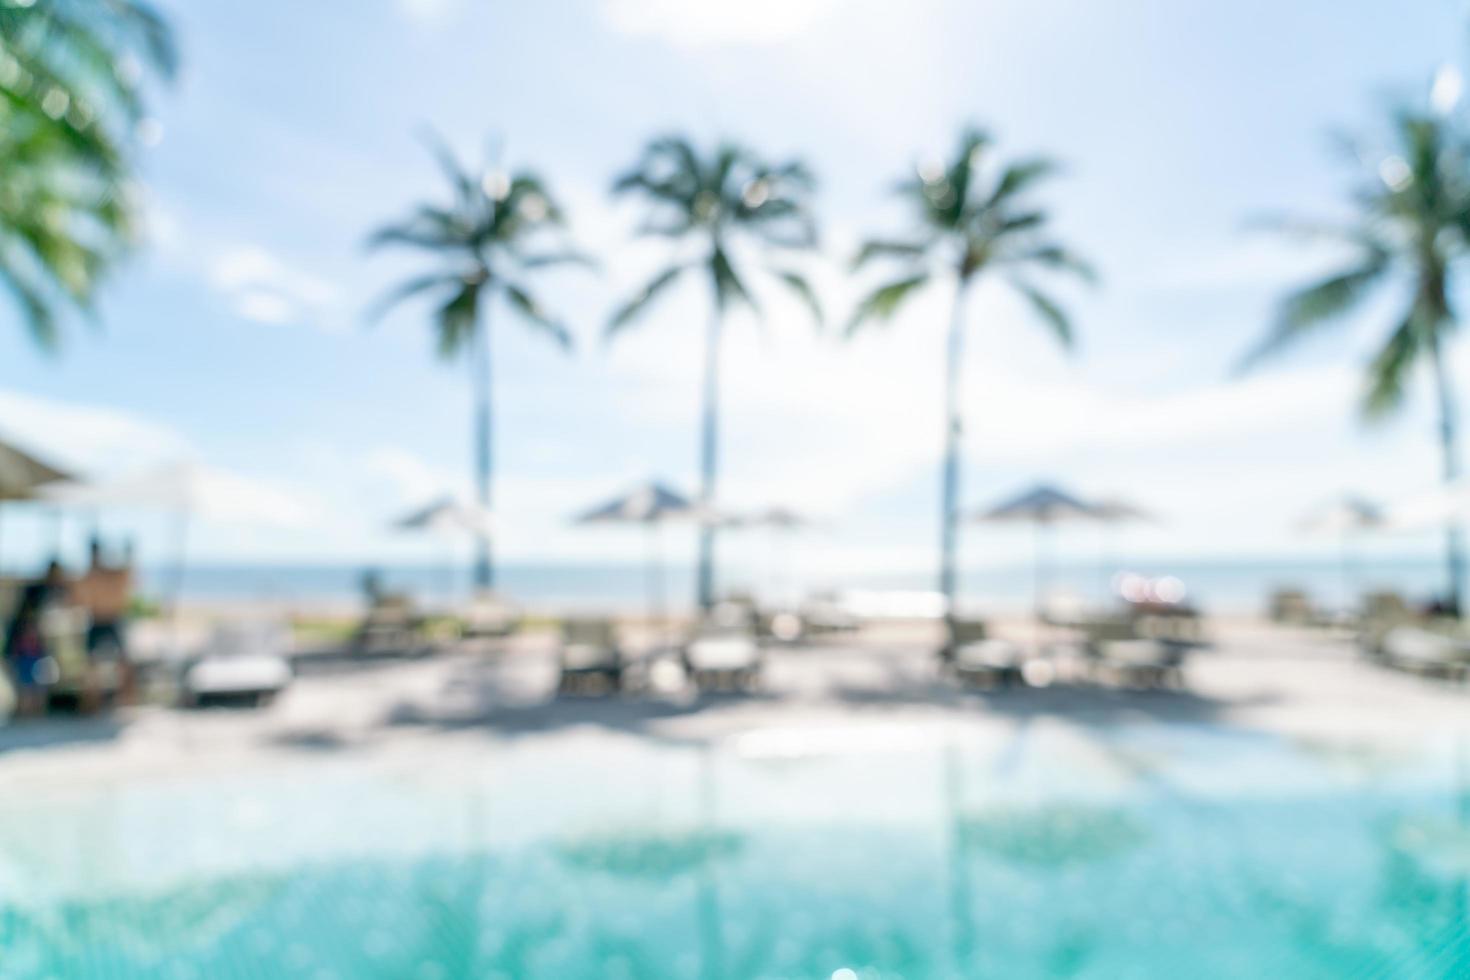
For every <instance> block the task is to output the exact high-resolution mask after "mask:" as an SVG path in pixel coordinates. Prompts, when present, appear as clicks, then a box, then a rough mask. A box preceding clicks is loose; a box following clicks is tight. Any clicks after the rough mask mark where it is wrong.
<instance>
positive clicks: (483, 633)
mask: <svg viewBox="0 0 1470 980" xmlns="http://www.w3.org/2000/svg"><path fill="white" fill-rule="evenodd" d="M461 621H462V625H461V627H460V635H461V636H463V637H465V638H467V639H469V638H475V637H502V636H509V635H510V634H512V633H514V632H515V631H516V630H517V629H519V628H520V624H521V614H520V611H519V610H518V609H516V607H515V606H514V605H512V604H511V603H510V602H508V601H507V600H506V599H504V598H503V597H502V596H500V595H498V594H496V593H494V592H478V593H476V594H475V595H474V596H473V597H472V598H471V599H470V601H469V602H468V603H467V604H466V605H465V607H464V612H463V615H462V616H461Z"/></svg>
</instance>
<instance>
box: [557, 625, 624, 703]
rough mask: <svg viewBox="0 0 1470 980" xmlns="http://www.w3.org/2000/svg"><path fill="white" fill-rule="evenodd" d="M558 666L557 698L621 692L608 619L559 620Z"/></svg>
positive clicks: (619, 655)
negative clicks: (560, 622)
mask: <svg viewBox="0 0 1470 980" xmlns="http://www.w3.org/2000/svg"><path fill="white" fill-rule="evenodd" d="M558 662H559V664H560V672H559V675H558V678H557V683H556V692H557V694H559V695H601V694H611V693H613V692H615V691H618V690H621V689H622V686H623V670H624V664H623V655H622V651H621V650H620V649H619V647H618V642H617V633H616V630H615V629H614V628H613V624H612V621H611V620H609V619H601V618H579V619H565V620H563V621H562V624H561V647H560V650H559V651H558Z"/></svg>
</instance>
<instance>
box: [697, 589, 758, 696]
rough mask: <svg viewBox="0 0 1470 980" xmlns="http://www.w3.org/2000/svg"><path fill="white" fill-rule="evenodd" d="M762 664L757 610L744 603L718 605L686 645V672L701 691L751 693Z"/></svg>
mask: <svg viewBox="0 0 1470 980" xmlns="http://www.w3.org/2000/svg"><path fill="white" fill-rule="evenodd" d="M763 662H764V654H763V652H762V650H761V645H760V639H759V637H758V636H757V632H756V616H755V613H754V610H752V609H751V608H750V607H748V606H745V605H743V604H741V603H720V604H719V605H717V606H715V607H714V609H712V610H710V613H709V615H708V616H707V617H706V618H705V619H704V620H703V621H702V622H701V623H700V624H699V625H698V626H697V627H696V628H695V631H694V635H693V636H692V637H691V638H690V639H689V642H687V643H686V644H685V645H684V669H685V670H686V671H687V672H688V673H689V676H690V677H692V678H693V679H694V684H695V686H696V687H697V688H699V689H700V690H701V691H710V690H746V691H748V690H751V689H752V688H754V687H755V686H756V684H757V683H758V682H759V679H760V672H761V667H762V665H763Z"/></svg>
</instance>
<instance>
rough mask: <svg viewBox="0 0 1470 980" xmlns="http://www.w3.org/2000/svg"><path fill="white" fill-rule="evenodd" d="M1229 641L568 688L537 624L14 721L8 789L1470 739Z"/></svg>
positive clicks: (1404, 687)
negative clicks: (553, 762)
mask: <svg viewBox="0 0 1470 980" xmlns="http://www.w3.org/2000/svg"><path fill="white" fill-rule="evenodd" d="M1213 636H1214V640H1215V642H1214V645H1213V648H1211V649H1208V650H1204V651H1201V652H1199V653H1197V654H1195V655H1194V656H1192V657H1191V658H1190V660H1189V662H1188V664H1187V666H1186V673H1185V680H1186V683H1185V686H1184V688H1183V689H1182V690H1147V691H1128V690H1120V689H1115V688H1108V687H1099V686H1096V685H1092V684H1088V683H1085V682H1082V681H1076V682H1063V683H1058V684H1056V685H1053V686H1050V687H1047V688H1043V689H1026V688H1022V689H1011V690H1003V691H997V692H994V693H973V692H968V691H964V690H961V689H960V688H959V687H958V686H956V685H955V684H954V683H953V682H952V681H950V680H948V679H946V678H944V677H942V676H941V675H940V673H939V672H938V670H937V669H936V663H935V659H934V656H933V654H932V652H931V651H932V649H933V646H932V639H933V631H932V629H929V630H925V629H923V628H916V627H907V628H898V627H888V628H875V629H871V630H868V631H865V633H864V634H863V635H861V636H859V637H853V638H834V639H829V640H824V641H821V642H820V643H814V644H812V645H808V646H803V647H794V648H778V649H775V650H773V651H772V652H771V654H770V657H769V660H768V662H767V666H766V672H765V678H764V684H763V685H762V689H761V690H760V691H759V692H758V693H755V694H752V695H718V696H714V695H712V696H705V697H695V696H692V695H689V694H669V695H663V696H653V695H647V696H632V695H625V696H618V697H609V698H591V699H589V698H575V699H574V698H560V699H559V698H556V697H555V696H554V695H553V693H552V692H553V690H554V684H555V677H556V665H555V657H554V650H553V644H552V642H551V638H550V636H549V635H546V634H542V635H530V636H525V637H517V638H515V639H513V640H510V641H505V642H501V643H487V644H485V645H483V646H479V647H474V648H465V649H461V650H456V651H453V652H447V653H442V654H439V655H436V656H433V657H429V658H425V659H421V660H414V661H378V662H374V663H368V664H353V665H342V664H340V663H336V664H333V663H329V662H324V663H321V664H318V665H311V666H308V667H306V668H304V669H303V671H302V673H301V676H299V677H298V678H297V680H296V682H295V683H294V685H293V686H292V688H291V689H290V690H289V691H288V692H287V693H286V694H284V695H283V696H282V697H281V698H280V699H279V700H278V701H277V702H276V703H275V704H273V705H271V706H270V707H268V708H265V709H261V710H241V709H229V710H226V709H213V710H203V711H179V710H172V709H167V708H161V707H142V708H134V709H128V710H124V711H120V712H117V713H116V714H114V715H113V716H110V717H104V718H94V719H67V718H53V719H47V720H42V721H31V722H22V723H18V724H14V725H11V726H9V727H8V728H0V794H3V793H8V792H20V791H23V790H24V789H25V787H26V786H27V785H36V784H40V785H48V786H55V785H58V784H65V783H68V782H71V783H75V784H81V783H85V782H87V781H89V780H93V779H98V778H101V779H107V780H115V779H126V778H132V777H135V776H136V777H157V778H163V779H171V778H175V777H181V778H186V777H188V776H189V775H190V774H191V773H201V772H210V773H215V774H217V773H219V772H220V771H221V770H222V769H224V768H225V767H243V768H246V769H256V768H257V767H264V768H269V767H272V766H280V765H297V764H300V765H307V766H310V765H316V764H319V763H320V762H321V761H322V760H325V759H341V758H344V757H347V758H351V759H354V760H357V761H359V762H364V763H367V764H372V763H373V762H375V761H377V760H383V761H389V762H392V763H393V764H395V765H402V764H412V762H413V760H415V759H428V758H433V759H437V760H445V759H451V760H452V759H455V758H460V757H464V758H483V757H484V756H485V753H486V752H487V751H490V752H494V753H506V752H508V753H517V752H524V751H527V750H529V751H530V752H531V754H537V753H538V750H547V751H549V752H553V753H554V754H556V755H559V756H561V755H564V754H565V753H567V752H575V751H576V750H577V749H578V748H579V747H581V746H588V745H590V744H593V743H596V744H599V745H607V744H610V743H611V742H613V741H621V742H625V743H629V744H634V745H636V744H638V743H642V744H645V745H670V744H672V745H694V746H698V745H715V744H722V743H727V742H729V741H731V740H735V739H744V740H747V742H749V741H750V740H752V739H754V740H755V741H756V742H757V743H760V744H763V745H766V746H767V747H774V748H773V750H775V751H783V750H784V749H783V748H782V747H793V746H794V747H795V748H796V750H801V749H802V748H803V747H806V748H809V749H811V750H812V751H818V752H820V751H827V750H831V751H847V752H851V751H862V748H863V746H864V745H873V746H878V745H886V744H890V743H892V742H894V741H895V740H897V741H902V740H903V739H906V738H913V737H919V736H920V735H922V734H923V733H926V732H927V733H934V732H956V731H963V732H967V733H972V734H974V735H976V736H978V737H985V736H986V735H988V734H994V735H997V736H1004V735H1005V734H1006V733H1009V732H1012V731H1014V730H1015V728H1016V727H1017V726H1021V725H1036V724H1045V725H1048V726H1060V727H1064V728H1069V729H1075V730H1077V731H1078V732H1080V733H1082V734H1084V735H1085V734H1086V733H1087V732H1088V731H1092V730H1096V729H1097V728H1100V727H1115V726H1144V725H1158V724H1175V725H1195V726H1206V727H1213V728H1216V729H1220V730H1236V731H1242V732H1253V733H1259V734H1265V735H1273V734H1274V735H1280V736H1284V737H1289V738H1323V739H1337V740H1348V741H1357V742H1363V741H1371V742H1396V741H1420V740H1423V739H1430V738H1445V737H1455V738H1458V737H1460V736H1463V735H1465V734H1470V687H1463V686H1457V685H1450V684H1446V683H1443V682H1436V681H1431V680H1423V679H1419V678H1415V677H1411V676H1407V675H1403V674H1398V673H1394V672H1391V671H1388V670H1385V669H1384V668H1382V667H1379V666H1377V665H1375V664H1372V663H1369V662H1367V661H1365V660H1364V659H1363V658H1362V657H1360V656H1359V655H1358V654H1357V653H1356V651H1355V650H1354V649H1353V647H1352V646H1351V645H1350V644H1349V643H1347V642H1346V641H1343V640H1340V639H1333V638H1330V637H1328V636H1325V635H1323V634H1313V633H1308V632H1303V631H1292V630H1285V629H1280V628H1275V627H1270V626H1266V625H1263V624H1259V623H1252V622H1248V621H1230V622H1220V623H1216V624H1214V625H1213ZM461 753H464V754H465V755H463V756H461Z"/></svg>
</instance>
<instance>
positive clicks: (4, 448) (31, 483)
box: [0, 441, 76, 501]
mask: <svg viewBox="0 0 1470 980" xmlns="http://www.w3.org/2000/svg"><path fill="white" fill-rule="evenodd" d="M75 479H76V477H74V476H73V475H72V474H70V473H68V472H66V471H65V470H62V469H59V468H57V467H55V466H52V465H51V464H49V463H45V462H42V461H41V460H39V459H37V458H36V457H35V456H32V455H31V454H30V453H28V452H26V451H25V450H23V449H21V448H19V447H18V446H14V445H12V444H10V443H8V442H4V441H0V501H5V500H34V499H35V498H36V491H37V490H38V489H40V488H41V487H43V486H45V485H46V484H48V483H57V482H59V481H62V480H75Z"/></svg>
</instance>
